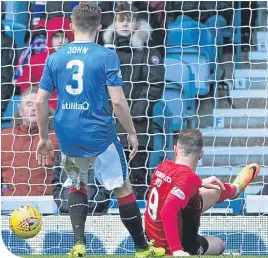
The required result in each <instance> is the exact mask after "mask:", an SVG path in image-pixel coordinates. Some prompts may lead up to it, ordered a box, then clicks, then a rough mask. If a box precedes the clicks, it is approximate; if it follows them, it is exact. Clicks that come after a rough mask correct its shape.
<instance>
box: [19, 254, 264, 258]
mask: <svg viewBox="0 0 268 258" xmlns="http://www.w3.org/2000/svg"><path fill="white" fill-rule="evenodd" d="M21 257H23V258H67V257H68V256H67V255H34V254H33V255H23V256H21ZM104 257H110V258H131V257H134V256H131V255H87V256H86V258H104ZM167 257H172V256H167ZM191 257H199V258H200V256H191ZM213 257H215V258H216V257H217V258H219V257H222V258H234V256H231V255H221V256H202V258H213ZM238 257H245V258H267V256H238Z"/></svg>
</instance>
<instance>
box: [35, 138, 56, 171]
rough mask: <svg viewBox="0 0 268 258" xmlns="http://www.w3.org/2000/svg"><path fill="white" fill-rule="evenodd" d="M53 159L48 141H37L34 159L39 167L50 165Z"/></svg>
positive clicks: (52, 150) (52, 148)
mask: <svg viewBox="0 0 268 258" xmlns="http://www.w3.org/2000/svg"><path fill="white" fill-rule="evenodd" d="M53 158H54V146H53V144H52V142H51V141H50V140H39V142H38V145H37V149H36V159H37V162H38V164H39V165H40V166H49V165H51V159H53Z"/></svg>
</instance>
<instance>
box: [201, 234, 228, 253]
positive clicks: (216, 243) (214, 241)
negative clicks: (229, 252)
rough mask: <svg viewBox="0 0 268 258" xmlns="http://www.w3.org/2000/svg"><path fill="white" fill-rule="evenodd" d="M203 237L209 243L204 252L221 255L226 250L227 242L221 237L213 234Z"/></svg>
mask: <svg viewBox="0 0 268 258" xmlns="http://www.w3.org/2000/svg"><path fill="white" fill-rule="evenodd" d="M203 238H205V239H206V240H207V243H208V248H207V250H206V251H205V252H204V255H220V254H222V253H223V252H224V249H225V244H224V242H223V241H222V240H221V239H220V238H218V237H213V236H205V237H203Z"/></svg>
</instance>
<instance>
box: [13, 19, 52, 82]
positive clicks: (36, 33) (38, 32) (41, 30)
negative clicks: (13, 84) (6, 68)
mask: <svg viewBox="0 0 268 258" xmlns="http://www.w3.org/2000/svg"><path fill="white" fill-rule="evenodd" d="M45 24H46V22H45V21H44V20H40V21H39V23H38V24H37V25H35V26H34V28H33V30H31V31H30V33H26V34H25V38H24V42H25V50H24V51H23V52H22V53H21V55H20V57H19V60H18V63H17V66H16V68H15V76H14V79H15V80H17V79H18V78H19V77H21V76H22V74H23V69H24V66H25V64H27V63H28V61H29V59H30V58H31V56H32V55H34V54H40V53H41V52H45V51H46V40H47V32H46V29H45V27H46V25H45ZM22 78H23V77H22Z"/></svg>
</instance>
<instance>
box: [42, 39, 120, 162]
mask: <svg viewBox="0 0 268 258" xmlns="http://www.w3.org/2000/svg"><path fill="white" fill-rule="evenodd" d="M122 85H123V82H122V76H121V72H120V61H119V58H118V56H117V54H116V52H115V51H113V50H110V49H107V48H105V47H102V46H100V45H98V44H96V43H94V42H82V41H74V42H72V43H70V44H68V45H66V46H64V47H62V48H61V49H60V50H58V51H57V52H56V53H54V54H52V55H50V56H49V57H48V59H47V61H46V65H45V68H44V72H43V76H42V79H41V82H40V85H39V87H40V88H41V89H43V90H46V91H48V92H53V91H54V89H55V88H56V91H57V93H58V107H57V110H56V113H55V118H54V127H55V133H56V135H57V137H58V140H59V143H60V147H61V151H62V152H63V153H64V154H65V155H67V156H69V157H95V156H97V155H99V154H101V153H102V152H104V151H105V150H106V149H107V147H108V146H109V145H110V144H111V143H112V142H113V141H114V140H115V137H116V129H115V121H114V119H113V117H112V114H111V110H110V106H109V103H108V91H107V86H122Z"/></svg>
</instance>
